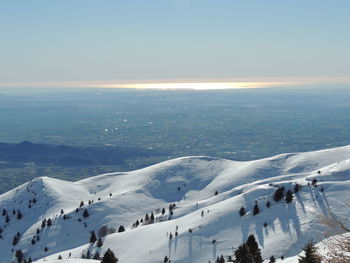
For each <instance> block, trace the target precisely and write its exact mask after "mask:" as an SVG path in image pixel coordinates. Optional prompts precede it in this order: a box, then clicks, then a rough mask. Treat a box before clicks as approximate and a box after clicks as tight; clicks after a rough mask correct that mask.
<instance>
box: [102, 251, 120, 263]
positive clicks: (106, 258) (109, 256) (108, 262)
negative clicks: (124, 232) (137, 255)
mask: <svg viewBox="0 0 350 263" xmlns="http://www.w3.org/2000/svg"><path fill="white" fill-rule="evenodd" d="M116 262H118V259H117V258H116V257H115V255H114V253H113V252H112V250H110V249H107V251H106V252H105V254H104V255H103V258H102V261H101V263H116Z"/></svg>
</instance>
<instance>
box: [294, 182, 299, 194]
mask: <svg viewBox="0 0 350 263" xmlns="http://www.w3.org/2000/svg"><path fill="white" fill-rule="evenodd" d="M299 190H300V185H299V184H295V186H294V193H297V192H299Z"/></svg>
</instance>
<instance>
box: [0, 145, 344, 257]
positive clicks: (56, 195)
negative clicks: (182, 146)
mask: <svg viewBox="0 0 350 263" xmlns="http://www.w3.org/2000/svg"><path fill="white" fill-rule="evenodd" d="M296 185H298V186H300V190H299V191H297V192H295V189H296V188H299V187H298V186H297V187H296ZM282 187H284V192H283V193H284V196H285V194H286V192H287V191H288V190H292V191H293V200H292V201H291V202H290V203H287V202H286V201H285V199H284V198H283V199H281V200H279V201H275V200H274V193H275V192H276V189H278V188H282ZM349 193H350V146H345V147H339V148H334V149H328V150H321V151H315V152H306V153H293V154H281V155H278V156H274V157H271V158H265V159H261V160H255V161H247V162H236V161H230V160H223V159H216V158H211V157H183V158H178V159H173V160H169V161H165V162H162V163H159V164H156V165H153V166H150V167H147V168H144V169H140V170H136V171H131V172H125V173H110V174H103V175H99V176H95V177H91V178H88V179H84V180H81V181H77V182H68V181H62V180H58V179H53V178H48V177H40V178H36V179H34V180H32V181H30V182H27V183H25V184H23V185H21V186H19V187H17V188H15V189H13V190H11V191H9V192H7V193H5V194H3V195H1V196H0V213H1V216H0V220H1V224H0V227H1V229H0V232H1V233H0V236H1V238H0V263H8V262H12V261H13V262H16V257H15V254H16V251H17V250H21V251H22V252H23V254H24V257H25V258H26V259H28V258H29V257H31V259H32V260H33V261H36V262H38V263H39V262H49V261H50V260H52V262H55V261H56V260H57V259H58V257H59V256H60V257H62V258H63V260H59V261H57V262H84V263H88V262H91V263H93V262H98V261H94V260H81V259H80V260H79V259H78V258H82V255H84V257H86V256H87V255H90V257H91V258H92V257H93V256H94V255H95V254H96V252H97V253H99V254H100V255H103V253H104V252H105V251H106V250H107V249H108V248H110V249H111V250H112V251H113V252H114V254H115V255H116V256H117V257H118V259H119V262H127V263H138V262H143V263H154V262H163V259H164V257H165V256H167V257H169V258H170V259H171V262H178V263H185V262H189V263H195V262H208V261H211V262H215V260H216V258H217V256H220V255H222V254H223V255H224V256H228V255H232V254H233V250H234V249H235V248H237V247H238V246H239V245H240V244H241V243H242V242H245V241H246V239H247V237H248V236H249V235H250V234H254V235H255V237H256V239H257V241H258V243H259V246H260V247H261V250H262V255H263V258H264V259H268V258H270V256H272V255H274V256H275V257H276V258H280V257H281V256H284V257H285V258H289V260H288V259H286V260H285V261H283V262H295V260H296V257H295V256H296V255H297V254H299V253H300V251H301V248H302V246H303V245H304V244H305V243H306V242H307V241H309V240H310V239H313V240H315V241H321V240H322V239H324V231H325V228H324V227H323V226H322V225H321V224H320V221H319V218H320V215H322V214H327V212H328V211H329V210H332V211H334V212H335V213H337V214H338V215H340V216H345V217H349V216H350V213H349V209H344V207H345V204H348V203H349V201H350V195H349ZM255 204H257V206H258V208H259V212H258V213H256V214H255V215H254V212H253V208H254V206H255ZM241 207H244V208H245V210H246V213H245V215H240V213H239V211H240V209H241ZM163 208H164V209H163ZM146 214H147V215H148V216H147V217H148V218H149V219H148V220H147V222H146V220H145V215H146ZM124 230H125V231H124ZM92 231H94V232H95V233H96V236H97V238H98V237H99V235H100V236H101V241H102V242H100V243H99V244H98V242H94V243H90V237H91V232H92ZM119 231H120V232H119ZM68 258H69V260H67V259H68ZM293 260H294V261H293Z"/></svg>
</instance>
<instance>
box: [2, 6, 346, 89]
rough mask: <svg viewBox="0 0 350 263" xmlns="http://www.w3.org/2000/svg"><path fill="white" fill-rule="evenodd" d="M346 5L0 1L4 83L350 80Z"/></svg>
mask: <svg viewBox="0 0 350 263" xmlns="http://www.w3.org/2000/svg"><path fill="white" fill-rule="evenodd" d="M349 47H350V1H349V0H343V1H341V0H328V1H324V0H293V1H292V0H290V1H287V0H271V1H269V0H264V1H263V0H256V1H252V0H251V1H249V0H241V1H238V0H237V1H235V0H222V1H221V0H217V1H215V0H197V1H195V0H193V1H190V0H187V1H186V0H158V1H154V0H143V1H133V0H123V1H117V0H115V1H107V0H104V1H98V0H95V1H89V0H69V1H66V0H59V1H49V0H45V1H36V0H31V1H29V0H23V1H16V0H7V1H3V0H0V83H13V82H45V81H91V80H132V81H139V80H151V81H152V80H155V81H156V80H159V79H169V80H172V79H183V80H185V79H198V80H201V79H227V78H230V79H234V78H246V79H252V78H260V77H261V78H267V79H268V78H271V79H272V78H278V77H285V78H292V77H349V75H350V73H349V72H350V50H349Z"/></svg>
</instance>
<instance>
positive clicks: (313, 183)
mask: <svg viewBox="0 0 350 263" xmlns="http://www.w3.org/2000/svg"><path fill="white" fill-rule="evenodd" d="M311 185H313V186H317V179H316V178H314V179H312V182H311Z"/></svg>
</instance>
